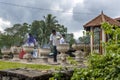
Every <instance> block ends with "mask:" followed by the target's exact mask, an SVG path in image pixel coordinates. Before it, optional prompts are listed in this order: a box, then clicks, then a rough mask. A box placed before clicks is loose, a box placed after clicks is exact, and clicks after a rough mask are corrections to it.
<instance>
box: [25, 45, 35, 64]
mask: <svg viewBox="0 0 120 80" xmlns="http://www.w3.org/2000/svg"><path fill="white" fill-rule="evenodd" d="M33 49H34V47H31V46H25V47H23V50H24V51H25V52H26V54H25V55H24V57H23V58H24V59H26V60H27V61H28V62H31V61H32V55H31V52H32V51H33Z"/></svg>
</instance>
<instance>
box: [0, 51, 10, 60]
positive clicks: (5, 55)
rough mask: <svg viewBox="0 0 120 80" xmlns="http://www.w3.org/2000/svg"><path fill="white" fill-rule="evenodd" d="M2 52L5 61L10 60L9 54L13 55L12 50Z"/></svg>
mask: <svg viewBox="0 0 120 80" xmlns="http://www.w3.org/2000/svg"><path fill="white" fill-rule="evenodd" d="M1 52H2V53H3V59H4V60H8V59H10V57H9V55H8V54H9V53H11V50H10V49H1Z"/></svg>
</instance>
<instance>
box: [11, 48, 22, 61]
mask: <svg viewBox="0 0 120 80" xmlns="http://www.w3.org/2000/svg"><path fill="white" fill-rule="evenodd" d="M21 50H22V48H21V47H16V46H13V47H11V52H12V53H13V55H14V56H13V60H19V53H20V51H21Z"/></svg>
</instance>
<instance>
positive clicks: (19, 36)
mask: <svg viewBox="0 0 120 80" xmlns="http://www.w3.org/2000/svg"><path fill="white" fill-rule="evenodd" d="M52 29H55V30H56V31H58V32H60V33H61V34H63V33H64V34H66V33H67V28H66V27H64V25H61V24H59V23H58V21H57V20H56V16H53V15H52V14H48V15H47V16H44V17H43V20H35V21H33V22H32V23H31V24H27V23H23V24H14V25H13V27H11V28H6V29H5V33H4V34H2V35H0V47H3V46H7V47H10V46H12V45H17V46H18V45H19V46H21V45H22V44H23V43H25V41H26V34H27V33H32V34H33V35H34V37H35V38H36V39H37V41H38V43H39V45H40V46H43V45H44V44H47V43H48V42H49V36H50V34H51V30H52Z"/></svg>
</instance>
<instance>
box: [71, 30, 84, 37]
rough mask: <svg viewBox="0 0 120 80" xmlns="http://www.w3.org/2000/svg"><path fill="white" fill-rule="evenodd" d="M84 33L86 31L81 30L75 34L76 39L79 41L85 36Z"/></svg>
mask: <svg viewBox="0 0 120 80" xmlns="http://www.w3.org/2000/svg"><path fill="white" fill-rule="evenodd" d="M83 31H84V30H79V31H76V32H73V34H74V38H75V39H78V38H79V37H82V36H83Z"/></svg>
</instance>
